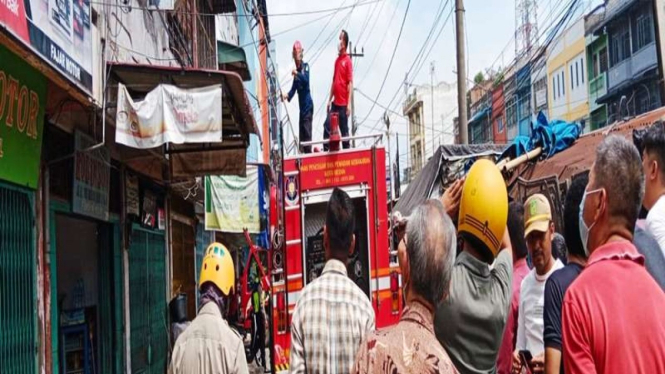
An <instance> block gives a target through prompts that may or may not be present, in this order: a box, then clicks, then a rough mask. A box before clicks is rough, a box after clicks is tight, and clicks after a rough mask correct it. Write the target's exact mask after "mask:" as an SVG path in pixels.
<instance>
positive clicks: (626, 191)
mask: <svg viewBox="0 0 665 374" xmlns="http://www.w3.org/2000/svg"><path fill="white" fill-rule="evenodd" d="M643 194H644V174H643V172H642V164H641V160H640V155H639V153H638V151H637V148H635V146H634V145H633V144H632V143H630V142H629V141H628V140H626V139H625V138H623V137H621V136H616V135H611V136H608V137H607V138H605V139H604V140H603V142H602V143H601V144H600V145H599V146H598V148H597V149H596V161H595V163H594V164H593V166H592V167H591V171H590V174H589V184H588V185H587V188H586V192H585V193H584V197H583V198H582V203H581V204H580V221H579V227H580V237H581V239H582V244H583V246H584V251H585V252H586V253H587V255H589V258H588V262H587V265H586V267H585V268H584V270H583V271H582V273H581V274H580V275H579V276H578V277H577V279H575V281H573V283H572V284H571V285H570V287H569V288H568V291H566V294H565V296H564V299H563V317H562V324H563V360H564V367H565V372H566V373H567V374H577V373H617V374H618V373H665V318H663V315H662V313H663V310H665V293H664V292H663V291H662V290H661V288H660V286H658V284H657V283H656V281H655V280H654V279H653V278H652V277H651V276H650V275H649V273H648V272H647V271H646V269H645V268H644V257H642V256H641V255H640V254H639V253H638V252H637V249H635V246H633V244H632V240H633V231H634V229H635V221H636V220H637V215H638V212H639V210H640V206H641V204H642V195H643Z"/></svg>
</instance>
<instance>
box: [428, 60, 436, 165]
mask: <svg viewBox="0 0 665 374" xmlns="http://www.w3.org/2000/svg"><path fill="white" fill-rule="evenodd" d="M429 85H430V92H431V94H430V96H431V102H432V156H434V153H435V152H436V151H435V149H436V144H435V143H434V61H431V62H430V63H429Z"/></svg>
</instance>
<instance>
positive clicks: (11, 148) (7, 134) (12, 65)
mask: <svg viewBox="0 0 665 374" xmlns="http://www.w3.org/2000/svg"><path fill="white" fill-rule="evenodd" d="M0 61H2V64H0V179H4V180H7V181H10V182H12V183H16V184H18V185H21V186H26V187H30V188H37V181H38V179H39V162H40V158H41V152H42V135H43V133H42V131H43V128H44V105H45V104H44V98H45V96H46V78H44V76H43V75H42V74H40V73H39V72H38V71H37V70H35V69H33V68H32V67H31V66H29V65H28V64H27V63H25V62H24V61H23V60H21V59H20V58H18V57H17V56H16V55H14V54H13V53H12V52H10V51H9V50H7V49H6V48H5V47H3V46H1V45H0Z"/></svg>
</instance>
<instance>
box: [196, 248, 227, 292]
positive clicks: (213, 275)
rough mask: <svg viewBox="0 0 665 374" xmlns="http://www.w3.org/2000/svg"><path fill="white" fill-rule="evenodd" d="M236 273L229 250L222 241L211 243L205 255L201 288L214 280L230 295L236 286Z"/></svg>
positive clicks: (214, 282) (216, 284)
mask: <svg viewBox="0 0 665 374" xmlns="http://www.w3.org/2000/svg"><path fill="white" fill-rule="evenodd" d="M235 274H236V273H235V269H234V267H233V259H232V258H231V253H230V252H229V250H228V249H226V247H225V246H224V245H222V244H220V243H212V244H210V245H209V246H208V249H206V253H205V256H204V257H203V264H202V265H201V277H200V278H199V288H201V286H203V284H204V283H206V282H212V283H213V284H214V285H215V286H217V288H219V290H220V291H222V293H223V294H224V295H226V296H228V295H229V294H230V293H231V291H233V289H234V286H235Z"/></svg>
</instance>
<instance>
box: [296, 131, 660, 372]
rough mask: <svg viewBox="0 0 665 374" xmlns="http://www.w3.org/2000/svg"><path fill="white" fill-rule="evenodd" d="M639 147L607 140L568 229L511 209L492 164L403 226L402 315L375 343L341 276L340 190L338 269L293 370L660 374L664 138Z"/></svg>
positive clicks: (305, 322) (338, 202) (330, 235)
mask: <svg viewBox="0 0 665 374" xmlns="http://www.w3.org/2000/svg"><path fill="white" fill-rule="evenodd" d="M643 148H644V149H643V150H642V151H641V154H640V151H639V150H638V149H637V147H636V146H635V145H634V144H633V143H632V142H630V141H628V140H627V139H625V138H623V137H620V136H616V135H611V136H607V137H606V138H605V139H604V140H603V141H602V142H601V143H600V145H599V146H598V147H597V149H596V155H595V163H594V164H593V166H592V167H591V169H590V170H589V173H588V175H587V174H586V173H585V174H581V175H578V176H576V177H575V178H573V179H572V181H571V183H570V185H569V187H568V189H567V192H566V196H565V203H564V207H563V217H562V220H560V221H562V222H563V226H564V227H555V223H554V222H555V219H554V217H553V211H554V209H553V207H552V205H551V201H550V200H549V199H548V197H547V196H545V195H543V194H539V193H536V194H533V195H531V196H528V198H527V199H526V200H525V201H516V200H513V201H511V202H509V201H508V195H507V191H506V186H505V182H504V180H503V177H502V175H501V174H500V172H499V171H498V169H497V168H496V167H495V166H494V164H492V163H491V162H490V161H487V160H479V161H477V162H476V163H474V165H473V166H472V168H471V170H470V171H469V173H468V174H467V176H466V178H465V179H464V180H460V181H458V182H456V183H454V184H453V185H452V186H451V187H450V188H449V189H448V190H447V191H446V192H445V193H444V195H443V196H442V197H441V198H440V199H438V200H429V201H427V202H425V203H423V204H421V205H419V206H418V207H416V208H415V210H414V211H413V212H412V213H411V214H410V215H409V217H408V218H404V217H401V216H399V215H396V218H395V230H397V235H396V236H397V237H398V238H399V245H398V259H399V264H400V269H401V275H402V286H403V294H404V300H405V307H404V311H403V313H402V316H401V319H400V321H399V323H398V324H397V325H395V326H391V327H389V328H386V329H381V330H378V331H374V330H375V328H374V312H373V310H372V307H371V305H370V303H369V300H367V298H366V297H365V296H364V295H363V294H362V292H361V291H360V290H359V289H357V287H356V286H355V285H354V284H353V282H352V281H351V280H349V279H348V277H347V276H346V267H345V266H344V264H345V261H346V258H347V256H348V253H349V250H350V249H351V248H353V245H354V243H353V242H354V238H353V225H354V223H353V221H354V213H353V207H352V205H351V203H350V200H349V198H348V196H346V195H345V194H344V193H343V192H342V191H340V190H336V191H335V192H334V193H333V197H332V198H331V200H330V203H329V208H328V217H327V220H326V230H325V232H324V242H325V243H326V251H327V253H328V255H329V258H330V260H329V261H328V263H327V265H326V267H325V269H324V270H323V273H322V276H321V277H320V278H319V279H317V281H315V282H313V283H312V284H311V285H309V286H307V287H306V288H305V290H304V291H303V293H302V295H301V297H300V299H299V301H298V303H297V305H296V309H295V312H294V315H293V320H292V349H291V371H292V372H309V373H346V372H353V373H399V372H409V373H456V372H460V373H493V372H498V373H523V372H527V373H531V372H532V373H542V372H545V373H551V374H553V373H665V318H662V312H663V311H664V310H665V133H664V131H663V127H662V126H659V125H656V126H653V127H651V128H650V130H649V131H648V132H647V134H646V135H645V136H644V139H643ZM642 207H644V209H642ZM647 211H648V214H646V216H645V217H640V214H642V215H644V213H645V212H647ZM451 217H452V218H451ZM453 220H454V221H455V223H453ZM458 238H460V239H461V240H460V242H461V243H462V244H461V247H460V248H458Z"/></svg>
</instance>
